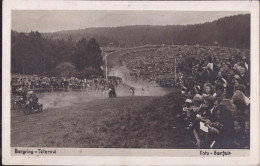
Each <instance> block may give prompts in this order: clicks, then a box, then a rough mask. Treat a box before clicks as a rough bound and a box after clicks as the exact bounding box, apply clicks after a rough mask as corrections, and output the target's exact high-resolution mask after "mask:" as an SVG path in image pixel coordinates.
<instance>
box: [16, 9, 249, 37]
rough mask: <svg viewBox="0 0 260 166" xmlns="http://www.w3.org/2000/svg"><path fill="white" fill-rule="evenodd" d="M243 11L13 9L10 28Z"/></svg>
mask: <svg viewBox="0 0 260 166" xmlns="http://www.w3.org/2000/svg"><path fill="white" fill-rule="evenodd" d="M247 13H248V12H238V11H236V12H234V11H227V12H224V11H111V10H109V11H89V10H88V11H76V10H74V11H73V10H70V11H69V10H13V11H12V17H11V19H12V21H11V22H12V30H15V31H18V32H30V31H36V30H37V31H39V32H56V31H61V30H73V29H84V28H89V27H117V26H126V25H187V24H198V23H204V22H210V21H214V20H217V19H219V18H222V17H226V16H232V15H238V14H247Z"/></svg>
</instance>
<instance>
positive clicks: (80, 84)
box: [11, 75, 122, 95]
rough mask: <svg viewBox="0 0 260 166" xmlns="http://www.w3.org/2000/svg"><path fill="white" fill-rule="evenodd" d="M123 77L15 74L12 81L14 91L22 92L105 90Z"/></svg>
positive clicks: (16, 92) (118, 82)
mask: <svg viewBox="0 0 260 166" xmlns="http://www.w3.org/2000/svg"><path fill="white" fill-rule="evenodd" d="M121 81H122V79H120V78H118V77H112V78H111V77H110V78H109V79H108V82H106V79H105V78H103V77H93V78H92V79H79V78H76V77H70V78H62V77H43V76H36V75H35V76H13V77H12V81H11V87H12V93H13V94H17V95H19V94H21V93H22V91H28V90H33V91H36V92H37V91H38V92H46V91H104V90H107V88H108V85H110V84H113V85H114V86H117V85H118V84H120V83H121Z"/></svg>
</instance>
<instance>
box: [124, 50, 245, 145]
mask: <svg viewBox="0 0 260 166" xmlns="http://www.w3.org/2000/svg"><path fill="white" fill-rule="evenodd" d="M148 52H149V54H148V56H147V55H146V56H142V55H140V54H142V53H138V52H136V53H135V54H136V55H135V56H133V55H131V54H126V55H125V56H124V61H125V63H126V64H127V66H128V67H129V68H130V69H131V70H132V71H133V72H132V74H133V76H135V77H138V79H143V80H146V81H148V82H156V83H158V84H160V85H161V86H165V87H173V86H178V87H180V88H182V95H183V105H182V107H181V108H180V109H179V110H181V111H180V113H179V114H178V116H177V118H179V119H180V120H181V121H182V122H183V123H184V124H185V126H186V129H187V130H188V132H189V133H190V135H191V138H192V141H193V142H194V143H195V144H196V146H197V147H198V148H215V149H218V148H220V149H229V148H235V149H243V148H246V149H247V148H250V52H249V50H246V49H245V50H241V49H235V48H225V47H203V46H173V47H162V48H160V49H158V50H154V49H150V50H149V51H148ZM175 57H176V61H177V62H176V64H177V65H178V66H176V69H177V71H176V73H177V74H176V75H177V78H176V80H177V82H176V84H175V78H174V72H175V71H174V70H175V66H174V64H175ZM136 71H138V73H137V72H136Z"/></svg>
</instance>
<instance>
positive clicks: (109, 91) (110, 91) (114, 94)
mask: <svg viewBox="0 0 260 166" xmlns="http://www.w3.org/2000/svg"><path fill="white" fill-rule="evenodd" d="M108 95H109V98H113V97H116V92H115V89H113V88H109V89H108Z"/></svg>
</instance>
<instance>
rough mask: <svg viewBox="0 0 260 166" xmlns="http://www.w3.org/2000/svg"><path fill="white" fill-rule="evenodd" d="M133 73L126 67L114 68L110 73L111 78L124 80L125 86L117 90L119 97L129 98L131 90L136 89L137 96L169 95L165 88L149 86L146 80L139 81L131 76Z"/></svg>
mask: <svg viewBox="0 0 260 166" xmlns="http://www.w3.org/2000/svg"><path fill="white" fill-rule="evenodd" d="M130 73H131V71H130V70H129V69H128V68H127V67H126V66H121V67H114V68H112V69H111V70H110V72H109V73H108V75H109V76H116V77H120V78H122V81H123V84H122V85H119V86H118V87H117V89H116V93H117V94H118V96H129V95H130V92H129V88H130V87H134V88H135V96H163V95H165V94H167V90H166V89H165V88H161V87H159V85H158V84H153V85H151V84H149V83H148V82H147V81H145V80H141V79H139V80H137V79H135V78H134V77H132V76H131V75H130Z"/></svg>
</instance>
